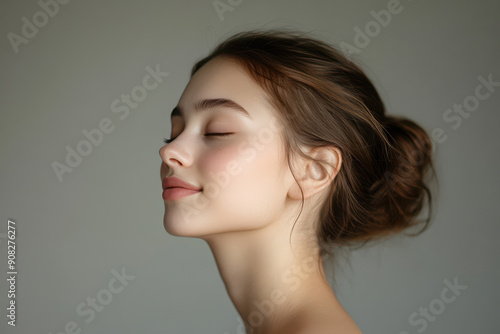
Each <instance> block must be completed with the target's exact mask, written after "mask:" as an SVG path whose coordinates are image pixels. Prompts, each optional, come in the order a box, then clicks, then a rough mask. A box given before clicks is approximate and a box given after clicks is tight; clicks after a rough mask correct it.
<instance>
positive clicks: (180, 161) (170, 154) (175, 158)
mask: <svg viewBox="0 0 500 334" xmlns="http://www.w3.org/2000/svg"><path fill="white" fill-rule="evenodd" d="M159 154H160V157H161V159H162V161H163V163H162V168H167V169H172V168H178V167H189V166H191V165H192V163H193V157H192V155H191V154H190V153H188V152H187V151H186V150H183V149H182V148H181V147H180V146H179V145H175V144H173V143H170V144H167V145H164V146H162V147H161V148H160V151H159Z"/></svg>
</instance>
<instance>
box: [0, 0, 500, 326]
mask: <svg viewBox="0 0 500 334" xmlns="http://www.w3.org/2000/svg"><path fill="white" fill-rule="evenodd" d="M223 2H225V3H227V0H223ZM236 2H237V1H233V3H236ZM387 6H388V1H386V0H380V1H378V0H377V1H326V0H324V1H319V0H309V1H297V0H294V1H290V0H288V1H284V0H282V1H277V0H273V1H264V0H252V1H250V0H245V1H243V2H241V3H240V4H239V5H237V6H233V7H234V8H233V10H232V11H227V12H225V13H224V16H223V20H221V19H220V17H219V16H218V14H217V12H216V11H215V9H214V6H213V3H212V1H211V0H207V1H201V0H198V1H180V0H177V1H152V0H145V1H97V0H93V1H71V2H69V3H68V4H65V5H60V8H59V12H58V13H57V14H56V15H54V17H50V18H49V20H48V22H47V24H45V25H44V26H43V27H40V28H39V29H38V30H39V31H38V33H37V34H36V35H35V36H34V37H32V38H30V39H28V43H26V44H20V45H19V50H18V51H19V52H18V53H15V52H14V48H13V47H12V45H11V43H10V42H9V39H8V37H7V36H8V34H9V33H10V32H13V33H15V34H18V35H21V29H22V26H23V24H24V23H23V21H22V18H23V17H26V18H28V20H29V21H31V22H33V15H34V14H35V13H37V12H38V11H40V10H41V7H40V5H39V4H38V3H37V2H36V1H15V0H3V1H2V2H1V4H0V15H1V20H0V32H1V34H2V39H1V42H0V45H1V48H0V52H1V65H0V70H1V74H0V75H1V76H0V77H1V83H2V89H1V91H0V110H1V111H0V112H1V123H0V155H1V164H0V182H1V183H0V189H1V193H0V194H1V195H0V196H1V197H0V212H1V225H0V233H2V234H0V241H1V243H0V254H1V256H0V268H1V272H2V274H1V275H0V276H1V277H6V272H7V271H8V270H7V239H6V233H7V220H8V219H14V220H15V221H16V223H17V239H16V241H17V247H18V249H17V260H18V281H17V303H18V308H17V326H16V327H15V328H12V327H11V326H8V325H7V324H6V320H7V319H6V316H5V313H6V309H5V308H6V306H7V302H8V298H7V282H6V280H5V279H3V278H2V280H1V281H0V291H1V296H0V300H1V302H0V304H1V305H2V307H1V309H2V310H3V311H2V315H1V319H2V320H1V323H0V331H1V332H2V333H5V332H7V333H35V332H36V333H51V332H52V333H54V334H55V333H59V332H64V327H65V325H66V324H67V323H68V322H71V321H74V322H75V323H77V324H78V326H79V328H80V329H81V333H139V332H140V333H150V334H152V333H191V334H192V333H220V334H224V333H228V334H232V333H238V329H237V328H238V325H239V324H240V322H239V320H238V316H237V313H236V311H235V310H234V308H233V305H232V303H231V301H230V300H229V298H228V297H227V294H226V291H225V289H224V286H223V283H222V281H221V279H220V277H219V274H218V271H217V268H216V266H215V263H214V260H213V257H212V254H211V253H210V250H209V248H208V246H207V245H206V244H205V243H204V242H203V241H201V240H198V239H190V238H177V237H172V236H170V235H168V234H167V233H166V232H165V230H164V228H163V222H162V219H163V212H164V207H163V202H162V198H161V184H160V177H159V168H160V162H161V160H160V157H159V155H158V150H159V148H160V147H161V146H162V139H163V138H164V137H167V138H168V136H169V134H170V123H169V116H168V115H169V112H170V111H171V110H172V108H173V106H175V104H176V103H177V101H178V99H179V97H180V94H181V93H182V91H183V89H184V87H185V85H186V84H187V82H188V80H189V71H190V69H191V66H192V65H193V63H194V62H195V61H196V60H197V59H199V58H201V57H202V56H205V55H206V54H207V53H208V52H209V50H210V49H211V48H212V47H214V46H215V45H216V44H217V43H218V42H220V41H222V40H223V39H225V38H226V37H229V36H230V35H232V34H233V33H235V32H238V31H241V30H245V29H251V28H266V27H267V28H273V27H288V28H294V29H299V30H302V31H306V32H311V33H312V34H314V35H315V36H316V37H319V38H323V39H324V40H326V41H328V42H330V43H337V44H338V43H341V42H343V41H344V42H346V43H349V44H352V45H354V38H355V34H356V32H355V30H354V29H355V28H356V27H359V28H360V29H362V30H364V28H365V25H366V24H368V23H369V22H370V21H374V17H373V16H372V15H371V14H370V11H372V10H374V11H380V10H382V9H386V8H387ZM401 6H402V8H403V9H402V11H401V12H400V13H399V14H397V15H392V19H391V21H390V23H389V24H388V25H387V26H386V27H382V28H381V30H380V32H379V33H378V34H376V35H375V36H374V37H372V38H371V40H370V43H369V44H368V45H367V46H366V47H364V48H362V49H361V52H360V53H359V54H357V55H355V56H353V57H352V59H354V60H356V61H357V62H358V63H360V64H361V65H362V66H363V68H365V69H366V70H367V72H368V74H369V76H370V77H371V78H372V79H373V81H374V83H375V84H376V86H377V88H378V89H379V91H380V94H381V96H382V98H383V99H384V101H385V103H386V106H387V109H388V112H389V113H393V114H399V115H406V116H408V117H411V118H413V119H414V120H416V121H417V122H419V123H420V124H422V126H423V127H424V128H425V129H427V130H428V131H429V132H430V131H432V130H433V129H435V128H442V129H443V130H444V131H445V133H446V135H447V137H446V140H445V141H444V142H442V143H438V144H436V149H437V153H436V154H437V155H436V157H437V158H436V166H437V170H438V173H439V178H440V186H441V191H440V193H439V196H438V197H437V203H438V204H437V205H438V206H437V207H436V209H437V213H436V215H435V218H434V221H433V223H432V225H431V227H430V228H429V230H428V231H427V232H425V233H424V234H423V235H421V236H419V237H417V238H414V239H408V238H395V239H391V240H390V241H387V242H383V243H381V244H378V245H377V246H375V247H369V248H365V249H361V250H358V251H355V252H353V253H352V257H351V266H350V267H349V266H343V267H342V268H343V269H341V270H340V269H339V272H338V275H337V279H338V286H337V287H336V291H337V293H338V297H339V299H340V300H341V302H342V303H343V305H344V306H345V308H346V309H347V310H348V312H349V313H350V314H351V315H352V317H353V318H354V319H355V321H356V322H357V323H358V325H359V326H360V327H361V329H362V330H363V332H364V333H381V334H382V333H383V334H390V333H394V334H400V333H405V332H407V333H411V334H413V333H419V331H418V330H419V329H420V330H421V329H422V328H423V326H422V325H419V326H414V325H412V324H411V323H410V322H409V317H410V315H411V314H412V313H413V312H418V310H419V308H429V306H430V305H432V306H433V307H438V306H439V305H440V302H439V300H440V298H441V291H442V289H443V288H444V287H446V285H445V283H444V282H445V280H448V281H450V282H453V280H454V279H455V278H456V279H457V280H458V283H459V284H460V285H465V286H467V288H466V289H465V290H463V291H462V292H461V294H460V295H459V296H457V297H456V299H455V300H454V302H452V303H449V304H445V310H444V311H443V310H439V312H440V314H438V315H436V316H435V319H434V320H433V321H428V324H427V328H426V329H425V330H424V331H423V332H425V333H499V329H498V328H500V320H499V319H500V317H498V311H499V310H500V307H499V306H500V303H499V302H498V300H499V298H500V293H499V291H500V289H499V288H498V286H497V284H498V282H500V277H499V276H500V275H499V273H500V270H499V266H498V255H499V252H498V250H499V249H498V246H497V245H498V241H497V240H498V238H499V231H500V227H499V226H500V225H499V223H500V220H499V218H498V217H499V216H500V212H499V205H498V204H499V198H500V196H499V190H498V189H499V188H500V178H499V176H498V172H497V170H498V161H499V157H498V143H499V136H498V126H499V124H500V117H499V115H498V106H499V103H500V87H498V88H496V90H495V91H494V92H493V93H491V94H490V96H489V98H487V99H485V100H483V101H480V105H479V107H478V108H477V110H475V111H473V112H471V115H470V117H468V118H462V123H461V125H460V127H458V128H456V129H454V128H452V125H453V124H454V123H450V122H446V121H445V120H444V119H443V115H444V114H445V112H446V110H447V109H449V108H451V107H452V106H453V104H454V103H457V104H462V103H463V102H464V100H465V99H466V98H467V97H468V96H470V95H473V94H474V92H475V89H476V87H477V86H478V85H479V84H480V82H479V81H478V76H483V77H484V78H487V77H488V75H490V74H491V75H492V77H493V80H494V81H496V82H498V81H500V66H499V62H498V59H499V57H500V47H499V43H498V31H500V23H499V20H498V14H499V13H500V5H499V3H498V1H493V0H492V1H474V2H473V1H457V0H455V1H451V0H448V1H423V0H419V1H415V0H414V1H410V0H401ZM157 64H158V65H159V67H160V69H161V70H162V71H165V72H169V73H170V74H169V76H168V77H166V78H165V79H164V81H163V82H162V83H161V84H159V86H158V87H157V88H156V89H155V90H152V91H149V92H148V95H147V97H146V98H145V99H144V100H143V101H142V102H140V103H139V106H138V107H137V108H136V109H131V110H130V114H129V115H128V117H126V118H124V119H120V118H119V117H118V116H119V115H121V114H117V113H114V112H112V110H111V107H110V106H111V103H112V102H113V101H114V100H115V99H117V98H120V95H121V94H130V92H131V90H132V89H133V88H134V87H136V86H138V85H141V84H142V78H143V77H144V76H145V75H146V74H147V72H146V69H145V68H146V67H147V66H151V67H152V68H154V67H155V66H156V65H157ZM469 100H470V99H469ZM104 118H109V119H110V120H111V122H112V124H113V125H114V126H115V128H114V130H113V132H111V133H109V134H104V136H103V140H102V142H101V143H100V145H98V146H94V147H93V150H92V152H91V153H90V154H89V155H88V156H86V157H83V160H82V162H81V164H80V165H78V166H77V167H75V168H74V170H73V171H72V172H71V173H66V174H64V175H63V181H62V182H60V181H59V180H58V178H57V177H56V175H55V172H54V171H53V169H52V166H51V164H52V163H53V162H54V161H58V162H60V163H65V157H66V153H67V152H66V149H65V147H66V145H69V146H70V147H72V148H73V149H75V148H76V146H77V144H78V143H79V142H80V141H82V140H85V139H86V138H85V136H84V135H83V134H82V130H84V129H86V130H89V131H90V130H91V129H94V128H97V127H98V126H99V122H100V121H101V120H102V119H104ZM122 268H125V271H126V273H127V274H128V275H133V276H135V278H134V279H133V280H130V281H129V284H128V285H127V286H126V287H125V288H124V289H123V290H122V291H121V292H120V293H116V294H113V295H112V300H111V301H110V302H109V304H107V305H105V306H104V309H103V310H102V311H101V312H96V314H95V318H94V319H93V320H92V321H90V322H88V323H87V322H86V321H85V320H86V319H89V317H88V315H85V316H81V315H79V314H77V312H76V308H77V306H78V305H79V304H80V303H82V302H83V303H85V302H86V300H87V298H95V297H96V296H97V295H98V294H99V293H101V297H102V296H105V295H104V294H105V293H106V292H105V291H101V290H102V289H106V288H107V287H108V283H109V282H110V280H111V279H112V278H113V274H112V270H117V271H121V270H122ZM85 309H88V307H85ZM441 311H442V312H441ZM417 319H424V318H423V317H421V316H419V317H418V318H417Z"/></svg>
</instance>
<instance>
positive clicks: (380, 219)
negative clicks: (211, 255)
mask: <svg viewBox="0 0 500 334" xmlns="http://www.w3.org/2000/svg"><path fill="white" fill-rule="evenodd" d="M215 57H228V58H230V59H233V60H236V61H238V62H239V63H240V64H241V65H242V66H243V67H244V68H245V69H246V71H247V72H248V73H249V74H250V75H251V76H252V77H253V78H254V80H255V81H256V82H257V83H258V84H259V85H260V86H262V87H263V89H264V90H265V91H266V92H267V93H268V94H269V97H270V103H271V104H272V105H273V107H275V109H276V110H278V111H279V115H278V116H279V120H280V121H281V122H282V124H283V125H284V126H283V128H284V133H283V135H284V139H285V140H284V145H285V147H284V149H285V152H286V156H287V162H288V166H290V154H291V152H296V153H298V154H300V155H301V156H303V157H305V158H309V159H310V157H307V156H306V155H305V154H304V153H303V152H301V151H300V150H298V149H297V147H298V145H305V146H306V147H321V146H334V147H337V148H339V149H340V151H341V154H342V165H341V169H340V171H339V173H338V174H337V176H336V178H335V179H334V181H333V182H332V184H331V188H330V191H329V197H328V199H327V200H326V202H325V203H323V205H322V207H321V210H320V221H319V225H318V230H317V236H318V243H319V245H320V247H321V255H325V254H326V255H331V246H342V245H344V246H345V245H353V244H358V243H359V242H361V243H362V245H364V244H366V243H367V242H368V241H370V240H373V239H374V238H375V237H383V236H387V235H389V234H393V233H394V232H399V231H402V230H405V229H407V228H409V227H413V226H416V225H420V224H422V226H423V227H422V229H421V230H420V231H419V232H418V233H416V234H414V235H418V234H420V233H422V232H423V231H424V230H425V229H426V228H427V226H428V224H429V222H430V219H431V212H432V210H431V208H432V203H431V199H432V196H431V192H430V191H429V187H428V185H427V184H426V182H425V181H424V178H425V177H426V175H427V171H428V170H429V169H432V171H433V172H434V167H433V166H432V160H431V155H432V154H431V152H432V142H431V140H430V138H429V136H428V135H427V133H426V132H425V130H424V129H422V128H421V127H420V126H419V125H417V124H416V123H415V122H413V121H411V120H409V119H407V118H404V117H396V116H386V115H385V107H384V104H383V102H382V100H381V98H380V96H379V94H378V93H377V91H376V89H375V87H374V85H373V84H372V82H371V81H370V80H369V79H368V78H367V76H366V75H365V73H364V72H363V71H362V70H361V69H360V68H359V67H358V66H357V65H355V64H354V63H353V62H352V61H350V60H349V59H347V58H346V57H344V56H343V55H342V54H341V53H340V52H339V51H337V50H336V49H335V48H332V47H331V46H329V45H328V44H326V43H324V42H322V41H320V40H318V39H314V38H312V37H308V36H304V35H302V34H300V33H298V32H290V31H286V30H267V31H258V30H252V31H246V32H240V33H237V34H235V35H233V36H232V37H230V38H229V39H227V40H225V41H224V42H222V43H221V44H219V45H218V46H217V47H216V48H215V49H214V50H213V51H212V52H211V53H210V54H209V55H208V56H207V57H205V58H203V59H201V60H199V61H198V62H197V63H196V64H195V65H194V67H193V69H192V72H191V76H193V75H194V74H195V73H196V71H197V70H198V69H200V68H201V67H202V66H203V65H204V64H206V63H207V62H208V61H210V60H211V59H213V58H215ZM315 161H318V162H319V160H315ZM322 168H324V167H322ZM292 175H293V171H292ZM433 175H435V172H434V173H433ZM294 178H295V175H294ZM301 191H302V189H301ZM302 195H303V193H302ZM426 198H427V201H428V217H427V219H424V220H422V221H417V220H416V218H417V216H418V215H419V213H420V212H421V210H422V208H423V205H424V203H425V200H426ZM303 204H304V198H303V196H302V206H301V212H302V207H303ZM299 216H300V214H299ZM297 219H298V217H297Z"/></svg>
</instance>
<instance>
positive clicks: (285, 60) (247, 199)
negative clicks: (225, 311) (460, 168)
mask: <svg viewBox="0 0 500 334" xmlns="http://www.w3.org/2000/svg"><path fill="white" fill-rule="evenodd" d="M171 121H172V133H171V139H166V140H165V142H166V144H167V145H165V146H163V147H162V148H161V149H160V152H159V153H160V156H161V158H162V165H161V178H162V182H163V189H164V191H163V199H164V204H165V215H164V226H165V229H166V231H167V232H168V233H170V234H171V235H175V236H183V237H196V238H201V239H203V240H205V241H206V242H207V243H208V245H209V247H210V249H211V250H212V252H213V255H214V257H215V261H216V263H217V266H218V269H219V271H220V274H221V277H222V279H223V281H224V284H225V286H226V288H227V291H228V294H229V297H230V298H231V300H232V302H233V303H234V305H235V307H236V309H237V311H238V313H239V314H240V316H241V318H242V320H243V321H244V325H245V329H246V331H247V333H255V334H256V333H266V334H274V333H290V334H294V333H295V334H299V333H316V334H322V333H328V334H331V333H342V334H344V333H361V331H360V329H359V327H358V326H357V325H356V323H355V322H354V321H353V319H352V318H351V317H350V316H349V314H348V313H347V312H346V311H345V309H344V308H343V307H342V305H341V304H340V303H339V301H338V300H337V298H336V296H335V293H334V291H333V290H332V287H331V286H330V285H329V283H328V280H327V278H326V275H325V270H324V268H323V260H324V257H325V255H329V254H334V252H335V249H337V248H338V247H342V246H345V245H353V244H354V243H359V242H362V243H366V242H367V241H368V240H372V239H374V238H375V237H380V236H386V235H389V234H392V233H393V232H398V231H402V230H404V229H406V228H409V227H412V226H416V225H417V224H418V225H419V224H422V223H423V225H419V226H423V229H425V227H426V226H427V224H428V223H429V220H430V218H428V219H427V220H424V221H422V222H419V221H416V217H417V216H418V214H419V213H420V212H421V209H422V208H423V206H424V204H426V199H427V201H428V204H429V209H430V206H431V193H430V191H429V188H428V184H427V183H426V181H424V178H425V177H426V175H427V174H428V170H433V168H432V161H431V156H432V154H431V150H432V143H431V141H430V139H429V137H428V135H427V134H426V132H425V131H424V130H423V129H422V128H421V127H420V126H418V125H417V124H415V123H414V122H413V121H411V120H408V119H405V118H400V117H395V116H387V115H386V114H385V110H384V105H383V103H382V101H381V99H380V97H379V95H378V93H377V91H376V89H375V88H374V86H373V84H372V83H371V82H370V80H369V79H368V78H367V77H366V75H365V74H364V73H363V71H362V70H361V69H360V68H359V67H358V66H356V65H355V64H353V63H352V62H351V61H349V60H348V59H346V58H345V57H344V56H342V55H341V54H340V53H339V52H338V51H336V50H335V49H334V48H332V47H330V46H329V45H328V44H326V43H324V42H322V41H320V40H317V39H315V38H312V37H308V36H304V35H302V34H300V33H297V32H288V31H279V30H272V31H249V32H242V33H238V34H236V35H234V36H232V37H231V38H229V39H228V40H226V41H224V42H223V43H221V44H220V45H219V46H218V47H217V48H216V49H215V50H214V51H212V53H211V54H210V55H208V56H207V57H206V58H204V59H202V60H200V61H199V62H197V63H196V64H195V66H194V67H193V70H192V73H191V80H190V81H189V83H188V85H187V87H186V88H185V90H184V92H183V94H182V96H181V98H180V100H179V102H178V104H177V106H176V107H175V108H174V110H173V111H172V114H171ZM429 217H430V211H429ZM423 229H422V231H423Z"/></svg>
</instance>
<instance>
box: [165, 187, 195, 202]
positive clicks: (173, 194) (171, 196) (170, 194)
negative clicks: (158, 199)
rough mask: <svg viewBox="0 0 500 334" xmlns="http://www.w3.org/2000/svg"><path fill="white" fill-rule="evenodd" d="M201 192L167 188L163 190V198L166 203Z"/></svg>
mask: <svg viewBox="0 0 500 334" xmlns="http://www.w3.org/2000/svg"><path fill="white" fill-rule="evenodd" d="M199 192H200V190H191V189H186V188H167V189H165V190H163V193H162V197H163V200H164V201H174V200H176V199H180V198H183V197H186V196H189V195H194V194H197V193H199Z"/></svg>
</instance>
